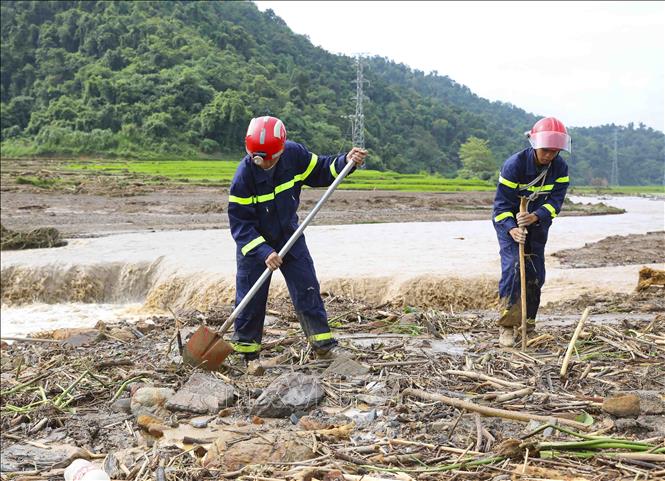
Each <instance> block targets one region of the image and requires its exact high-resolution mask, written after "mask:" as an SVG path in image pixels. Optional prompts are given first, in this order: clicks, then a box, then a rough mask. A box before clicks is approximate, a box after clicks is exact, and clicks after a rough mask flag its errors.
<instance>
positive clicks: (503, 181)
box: [499, 176, 517, 189]
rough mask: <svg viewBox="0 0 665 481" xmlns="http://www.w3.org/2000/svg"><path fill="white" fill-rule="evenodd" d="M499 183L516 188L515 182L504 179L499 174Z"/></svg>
mask: <svg viewBox="0 0 665 481" xmlns="http://www.w3.org/2000/svg"><path fill="white" fill-rule="evenodd" d="M499 183H501V184H503V185H507V186H508V187H510V188H511V189H516V188H517V182H511V181H510V180H508V179H504V178H503V177H501V176H499Z"/></svg>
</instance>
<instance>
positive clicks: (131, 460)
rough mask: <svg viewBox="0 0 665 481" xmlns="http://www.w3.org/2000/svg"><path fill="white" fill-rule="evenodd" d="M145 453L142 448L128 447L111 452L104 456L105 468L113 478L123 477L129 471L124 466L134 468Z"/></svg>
mask: <svg viewBox="0 0 665 481" xmlns="http://www.w3.org/2000/svg"><path fill="white" fill-rule="evenodd" d="M144 454H145V451H144V450H143V449H142V448H127V449H123V450H120V451H115V452H110V453H108V454H107V455H106V457H105V458H104V464H103V468H104V471H106V474H108V475H109V477H110V478H111V479H123V478H125V477H126V476H127V473H126V472H125V471H123V469H122V466H124V467H125V469H127V468H132V467H134V465H135V464H136V463H137V462H138V461H139V459H140V458H141V457H142V456H143V455H144Z"/></svg>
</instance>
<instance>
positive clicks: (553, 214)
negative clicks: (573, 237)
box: [543, 204, 556, 219]
mask: <svg viewBox="0 0 665 481" xmlns="http://www.w3.org/2000/svg"><path fill="white" fill-rule="evenodd" d="M543 207H545V208H546V209H547V210H549V211H550V215H551V216H552V219H554V218H555V217H556V210H555V209H554V207H552V206H551V205H550V204H543Z"/></svg>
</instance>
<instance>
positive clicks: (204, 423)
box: [189, 417, 210, 429]
mask: <svg viewBox="0 0 665 481" xmlns="http://www.w3.org/2000/svg"><path fill="white" fill-rule="evenodd" d="M208 423H210V418H209V417H199V418H194V419H190V421H189V424H191V425H192V426H194V427H195V428H197V429H203V428H206V427H208Z"/></svg>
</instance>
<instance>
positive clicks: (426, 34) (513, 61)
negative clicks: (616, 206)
mask: <svg viewBox="0 0 665 481" xmlns="http://www.w3.org/2000/svg"><path fill="white" fill-rule="evenodd" d="M254 3H255V4H256V5H257V7H258V8H259V9H260V10H262V11H265V10H267V9H269V8H270V9H272V10H273V11H274V12H275V13H276V14H277V15H278V16H279V17H281V18H282V19H283V20H284V21H285V22H286V24H287V25H288V26H289V27H290V28H291V30H293V31H294V32H296V33H298V34H302V35H307V36H308V37H309V39H310V40H311V42H312V43H313V44H314V45H317V46H320V47H322V48H324V49H325V50H327V51H329V52H331V53H339V54H345V55H358V54H362V55H369V56H374V55H379V56H381V57H386V58H388V59H390V60H393V61H396V62H399V63H404V64H405V65H408V66H409V67H411V68H413V69H418V70H422V71H424V72H426V73H429V72H432V71H436V72H438V74H439V75H447V76H448V77H450V78H451V79H453V80H455V81H456V82H457V83H460V84H463V85H466V86H467V87H469V88H470V89H471V91H473V92H474V93H476V94H477V95H479V96H480V97H484V98H486V99H489V100H492V101H494V100H500V101H502V102H508V103H511V104H513V105H515V106H517V107H519V108H522V109H524V110H526V111H528V112H531V113H534V114H536V115H542V116H554V117H557V118H559V119H560V120H562V121H563V122H564V123H565V124H566V125H570V126H572V127H587V126H595V125H601V124H611V123H615V124H618V125H626V124H628V123H629V122H634V123H635V125H638V124H639V123H640V122H642V123H644V124H646V125H647V126H649V127H652V128H654V129H658V130H660V131H664V130H665V95H664V91H665V75H664V70H665V2H660V1H658V2H637V1H630V2H629V1H626V2H416V1H411V2H401V1H370V2H365V1H355V2H351V1H342V2H338V1H334V2H333V1H327V2H323V1H296V2H293V1H255V2H254ZM367 94H368V96H369V98H370V101H371V86H370V88H369V89H368V92H367Z"/></svg>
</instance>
